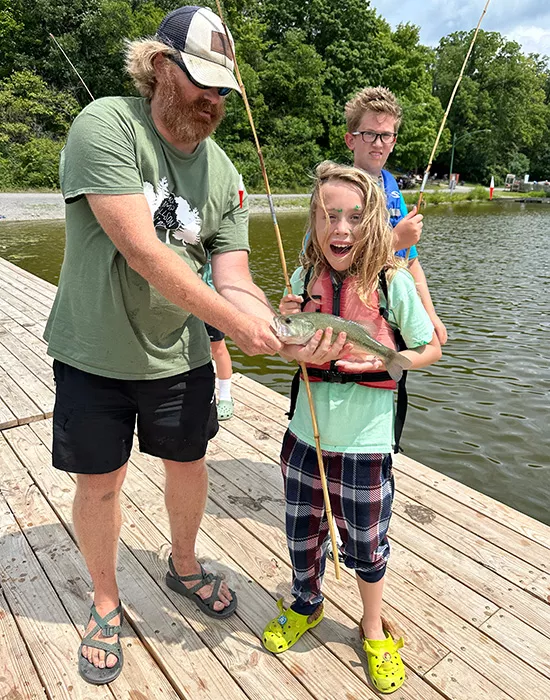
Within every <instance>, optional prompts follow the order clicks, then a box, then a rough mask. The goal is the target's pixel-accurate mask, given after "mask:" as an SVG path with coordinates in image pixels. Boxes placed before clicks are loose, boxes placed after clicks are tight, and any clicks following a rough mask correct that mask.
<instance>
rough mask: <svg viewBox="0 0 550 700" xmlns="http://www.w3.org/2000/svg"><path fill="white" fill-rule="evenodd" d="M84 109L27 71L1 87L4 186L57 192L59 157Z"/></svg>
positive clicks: (0, 145)
mask: <svg viewBox="0 0 550 700" xmlns="http://www.w3.org/2000/svg"><path fill="white" fill-rule="evenodd" d="M78 111H79V105H78V103H77V102H76V100H75V99H74V97H72V95H70V94H68V93H63V92H59V91H57V90H54V89H51V88H49V87H48V86H47V85H46V83H45V82H44V81H43V80H42V78H40V77H39V76H37V75H35V74H34V73H32V72H31V71H28V70H24V71H19V72H17V73H13V74H12V76H11V77H10V78H7V79H5V80H3V81H2V82H0V164H1V165H0V173H2V174H3V177H4V178H5V180H4V182H3V183H2V184H3V185H4V187H13V186H20V187H57V169H58V161H59V152H60V150H61V148H62V147H63V142H64V138H65V136H66V134H67V131H68V129H69V126H70V124H71V122H72V120H73V119H74V117H75V116H76V114H77V113H78Z"/></svg>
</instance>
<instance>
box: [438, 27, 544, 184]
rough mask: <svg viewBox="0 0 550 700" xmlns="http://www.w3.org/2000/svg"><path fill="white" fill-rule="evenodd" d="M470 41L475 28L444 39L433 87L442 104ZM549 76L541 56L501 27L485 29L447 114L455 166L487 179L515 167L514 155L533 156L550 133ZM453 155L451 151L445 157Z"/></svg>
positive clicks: (468, 176) (444, 160) (467, 174)
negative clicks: (508, 36) (523, 47)
mask: <svg viewBox="0 0 550 700" xmlns="http://www.w3.org/2000/svg"><path fill="white" fill-rule="evenodd" d="M470 41H471V33H468V34H467V33H465V32H456V33H454V34H451V35H450V36H448V37H445V38H443V39H442V40H441V42H440V45H439V47H438V49H437V51H436V54H437V57H436V63H435V76H434V92H435V94H436V95H437V96H438V97H439V98H440V100H441V102H442V104H446V103H447V101H448V99H449V96H450V94H451V91H452V89H453V87H454V83H455V81H456V74H457V69H458V67H459V66H460V65H461V64H462V62H463V60H464V56H465V55H466V51H467V48H468V46H469V44H470ZM548 79H549V73H548V67H547V66H546V65H545V63H544V62H541V61H540V59H539V58H538V57H537V56H532V55H530V56H525V55H524V54H523V53H522V52H521V48H520V46H519V44H517V43H516V42H513V41H507V40H506V38H505V37H503V36H501V35H500V34H498V33H497V32H484V31H481V32H480V33H479V35H478V38H477V41H476V44H475V46H474V50H473V52H472V56H471V58H470V60H469V62H468V65H467V68H466V72H465V75H464V78H463V81H462V84H461V86H460V90H459V91H458V93H457V95H456V98H455V101H454V105H453V109H452V111H451V114H450V115H449V122H448V126H449V129H450V131H451V132H453V134H455V133H456V134H457V135H458V138H457V146H456V151H455V163H456V165H455V166H454V167H453V169H454V170H455V171H458V172H460V173H461V176H464V177H466V178H468V179H470V178H471V179H474V180H476V181H478V182H485V183H487V182H488V181H489V180H490V177H491V175H495V176H499V177H504V176H505V175H506V172H514V171H513V170H508V168H509V167H510V163H511V162H513V161H514V158H515V157H516V155H517V154H524V155H526V156H527V157H529V154H530V153H531V152H532V151H533V149H538V147H539V144H540V142H541V139H544V138H545V137H546V135H547V133H548V127H549V123H550V108H549V105H548ZM468 135H469V136H468ZM465 136H467V138H462V137H465ZM449 159H450V153H449V155H448V156H447V157H446V158H445V159H442V160H441V163H444V164H445V165H447V164H448V162H449ZM442 167H445V166H444V165H443V166H442ZM447 167H448V165H447Z"/></svg>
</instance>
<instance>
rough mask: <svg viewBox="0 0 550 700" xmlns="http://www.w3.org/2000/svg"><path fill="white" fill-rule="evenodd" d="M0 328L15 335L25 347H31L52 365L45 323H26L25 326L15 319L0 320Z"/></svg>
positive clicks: (38, 355) (39, 356) (30, 348)
mask: <svg viewBox="0 0 550 700" xmlns="http://www.w3.org/2000/svg"><path fill="white" fill-rule="evenodd" d="M0 328H2V329H3V330H5V331H7V332H8V333H10V334H11V335H13V336H15V337H16V338H17V339H18V340H19V341H20V342H21V343H22V344H23V345H24V346H25V347H27V348H29V350H31V351H32V352H34V354H35V355H36V356H37V357H38V358H40V359H41V360H43V361H44V362H45V363H47V364H49V365H51V363H52V358H51V357H49V356H48V352H47V350H48V344H47V343H46V341H45V340H44V338H43V334H44V325H42V324H34V323H31V324H25V325H24V326H22V325H20V324H19V323H17V321H14V320H13V319H9V320H7V321H0Z"/></svg>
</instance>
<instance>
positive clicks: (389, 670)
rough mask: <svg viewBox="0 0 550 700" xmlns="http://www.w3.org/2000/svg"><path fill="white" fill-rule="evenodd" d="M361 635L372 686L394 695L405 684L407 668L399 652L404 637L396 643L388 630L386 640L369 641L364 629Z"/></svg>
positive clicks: (385, 631)
mask: <svg viewBox="0 0 550 700" xmlns="http://www.w3.org/2000/svg"><path fill="white" fill-rule="evenodd" d="M360 633H361V641H362V642H363V649H364V650H365V653H366V654H367V661H368V665H369V676H370V679H371V681H372V684H373V685H374V687H375V688H376V690H378V691H379V692H380V693H394V692H395V691H396V690H397V689H398V688H400V687H401V686H402V685H403V683H404V682H405V666H404V665H403V661H402V659H401V656H400V655H399V651H398V649H401V647H402V646H403V645H404V642H403V637H400V638H399V639H398V640H397V642H394V641H393V637H392V636H391V634H390V633H389V632H388V631H387V630H386V629H385V630H384V634H385V635H386V639H385V640H381V639H367V638H366V637H365V636H364V635H363V628H362V627H360Z"/></svg>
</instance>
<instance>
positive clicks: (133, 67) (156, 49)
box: [124, 37, 179, 100]
mask: <svg viewBox="0 0 550 700" xmlns="http://www.w3.org/2000/svg"><path fill="white" fill-rule="evenodd" d="M159 53H162V54H164V55H165V56H175V57H177V56H179V52H178V51H176V50H175V49H173V48H171V47H170V46H167V45H166V44H163V43H162V42H161V41H159V40H158V39H157V38H156V37H146V38H145V39H136V40H135V41H129V40H128V41H126V42H125V56H124V63H125V66H126V71H127V73H128V74H129V75H130V76H131V78H132V80H133V81H134V85H135V86H136V88H137V90H138V92H139V94H140V95H142V97H146V98H147V99H148V100H150V99H151V98H152V97H153V95H154V93H155V85H156V83H157V79H156V77H155V69H154V67H153V59H154V58H155V56H156V55H157V54H159Z"/></svg>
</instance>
